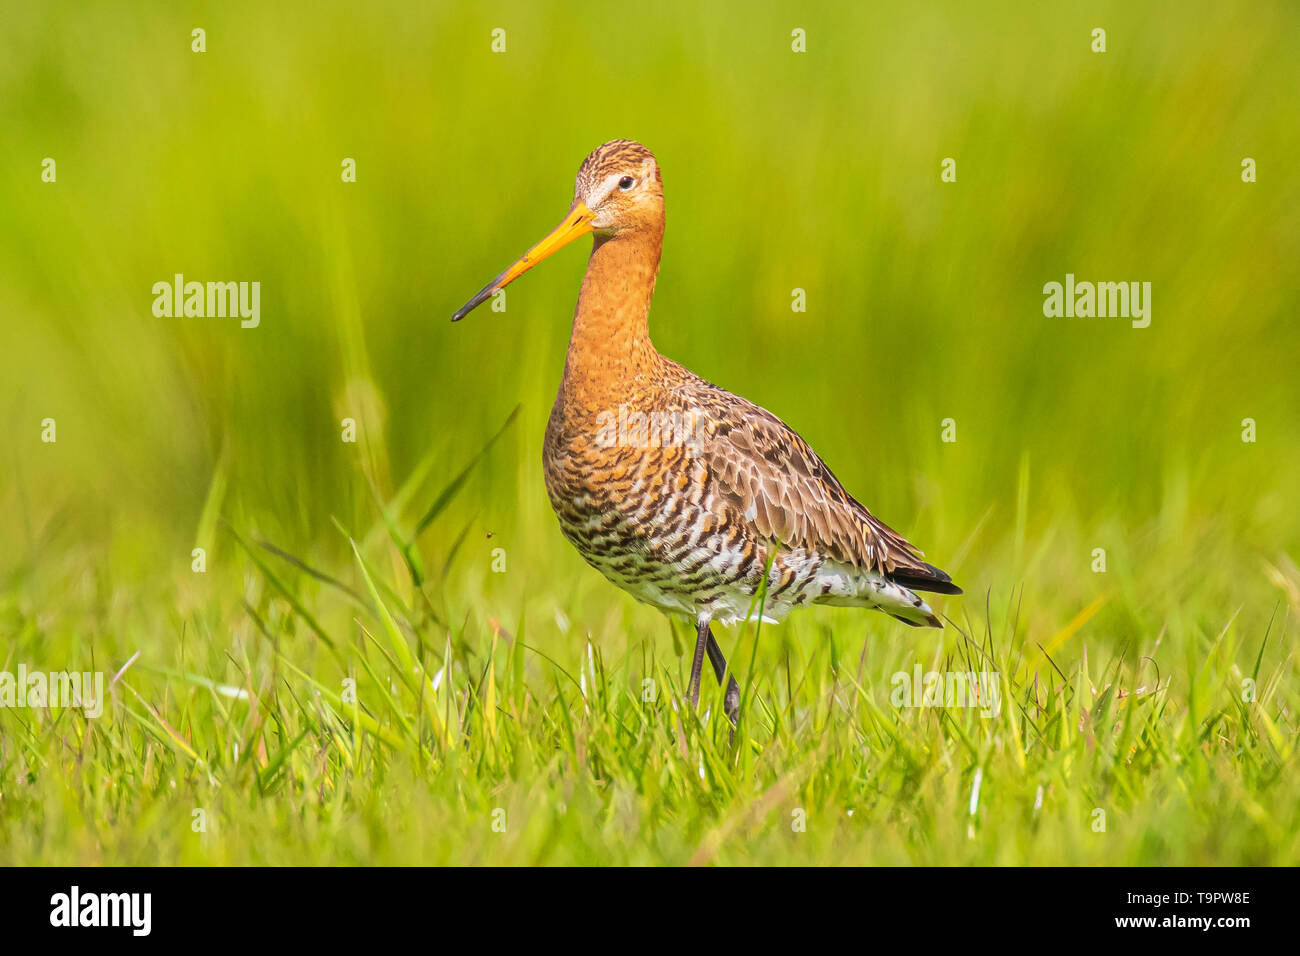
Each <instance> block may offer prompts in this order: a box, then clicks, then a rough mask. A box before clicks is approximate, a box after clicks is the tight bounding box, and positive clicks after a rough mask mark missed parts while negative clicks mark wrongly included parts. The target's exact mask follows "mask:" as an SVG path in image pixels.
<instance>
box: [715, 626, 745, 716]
mask: <svg viewBox="0 0 1300 956" xmlns="http://www.w3.org/2000/svg"><path fill="white" fill-rule="evenodd" d="M708 652H709V663H711V664H712V665H713V673H715V674H717V675H718V683H719V684H721V683H722V675H723V674H727V659H726V658H725V657H723V656H722V648H721V647H719V646H718V642H717V640H716V639H714V637H713V631H711V630H710V631H709V643H708ZM722 707H723V709H724V710H725V711H726V712H727V719H728V720H730V721H731V725H732V726H733V727H734V726H735V725H736V721H737V720H739V719H740V687H739V686H738V685H737V684H736V678H735V676H734V675H732V674H727V693H726V694H725V695H723V698H722Z"/></svg>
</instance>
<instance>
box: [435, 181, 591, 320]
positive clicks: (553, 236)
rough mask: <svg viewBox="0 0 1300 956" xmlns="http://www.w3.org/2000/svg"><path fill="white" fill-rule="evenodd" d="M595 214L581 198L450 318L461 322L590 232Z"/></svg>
mask: <svg viewBox="0 0 1300 956" xmlns="http://www.w3.org/2000/svg"><path fill="white" fill-rule="evenodd" d="M594 218H595V213H593V212H592V211H591V210H590V209H588V208H587V204H586V203H584V202H583V201H582V200H581V199H579V200H578V201H577V202H575V203H574V204H573V208H571V209H570V210H569V214H568V215H567V216H565V217H564V221H563V222H562V223H560V224H559V225H558V226H556V227H555V228H554V229H552V230H551V233H550V235H548V236H547V237H546V238H545V239H543V240H542V241H541V242H539V243H538V244H537V245H535V246H533V247H532V248H531V249H529V250H528V251H527V252H525V253H524V255H523V258H522V259H519V260H518V261H517V262H515V264H514V265H512V266H511V267H510V268H509V269H507V270H506V271H505V272H503V273H501V274H500V275H499V276H497V277H496V278H495V279H493V280H492V281H491V282H489V283H488V284H487V285H485V286H484V287H483V288H481V289H479V291H478V292H476V293H475V294H474V298H472V299H470V300H469V301H468V302H466V303H465V304H464V305H462V306H461V307H460V308H459V309H457V310H456V314H455V315H453V316H452V317H451V320H452V321H453V322H459V321H460V320H461V319H463V318H465V316H467V315H469V314H470V313H471V312H473V311H474V310H475V309H476V308H478V307H479V306H480V305H481V304H482V303H483V302H485V301H486V300H488V299H490V298H491V297H492V296H493V295H494V294H496V293H497V292H499V291H500V290H502V289H504V288H505V287H506V286H508V285H509V284H510V283H512V282H514V281H515V280H516V279H518V278H519V277H520V276H521V275H523V274H524V273H525V272H527V271H528V270H529V269H531V268H532V267H533V266H535V265H537V263H539V262H541V261H542V260H543V259H545V258H546V257H547V256H549V255H550V254H551V253H553V252H555V251H556V250H558V249H563V248H564V247H565V246H567V245H568V244H569V243H571V242H573V240H574V239H577V238H579V237H581V236H585V235H587V233H589V232H591V231H592V229H593V228H594V227H593V226H592V224H591V221H592V219H594Z"/></svg>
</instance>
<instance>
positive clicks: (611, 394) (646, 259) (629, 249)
mask: <svg viewBox="0 0 1300 956" xmlns="http://www.w3.org/2000/svg"><path fill="white" fill-rule="evenodd" d="M662 241H663V227H662V226H660V227H659V228H658V229H657V230H656V229H653V228H642V229H637V230H635V231H632V232H627V233H624V234H622V235H618V236H614V237H610V238H606V239H597V240H596V245H595V248H594V249H593V250H592V253H591V259H590V261H589V262H588V263H587V274H586V276H585V277H583V280H582V291H581V292H580V293H579V294H578V308H577V311H576V312H575V313H574V316H573V332H572V333H571V334H570V336H569V353H568V356H567V357H566V359H565V362H564V380H563V382H562V383H561V386H560V398H561V401H562V402H564V403H566V404H567V405H569V406H570V407H572V408H573V409H574V410H575V411H577V410H579V409H585V410H587V411H598V410H600V409H601V408H602V407H603V406H606V405H609V404H610V403H611V402H612V403H613V407H617V405H618V404H619V401H620V400H621V401H627V400H628V399H627V397H626V396H627V393H628V391H629V389H635V388H636V386H637V384H638V382H639V381H642V380H645V379H646V377H647V376H650V375H653V374H654V372H655V370H656V368H657V366H658V363H659V362H660V361H661V358H660V356H659V353H658V352H657V351H656V350H655V347H654V345H653V344H651V342H650V332H649V325H648V322H649V314H650V298H651V296H652V295H653V294H654V288H655V277H656V276H657V275H658V273H659V253H660V250H661V248H662ZM620 396H623V397H622V398H621V399H620Z"/></svg>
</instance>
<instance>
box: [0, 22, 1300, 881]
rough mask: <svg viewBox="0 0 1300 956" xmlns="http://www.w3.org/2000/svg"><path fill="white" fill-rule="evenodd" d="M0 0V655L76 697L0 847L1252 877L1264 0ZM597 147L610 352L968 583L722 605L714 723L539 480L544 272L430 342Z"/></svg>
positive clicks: (1293, 168)
mask: <svg viewBox="0 0 1300 956" xmlns="http://www.w3.org/2000/svg"><path fill="white" fill-rule="evenodd" d="M0 5H2V6H3V8H4V10H3V12H4V30H3V31H2V32H0V104H3V107H4V110H3V122H2V123H0V210H3V218H4V227H3V228H2V229H0V331H2V333H3V340H2V341H3V348H0V422H2V423H3V426H2V427H3V430H2V432H0V434H2V435H3V446H2V447H0V673H3V672H8V673H16V672H17V671H18V669H19V667H20V666H21V667H24V668H25V669H26V670H27V671H28V672H31V671H51V672H62V671H78V672H82V671H85V672H101V673H103V674H104V679H105V685H106V697H105V701H104V712H103V715H102V716H100V717H97V718H91V717H88V716H86V715H85V714H84V713H83V712H82V711H81V710H78V709H76V708H60V707H48V706H46V707H39V706H27V707H19V706H0V864H38V863H51V864H52V863H67V864H105V865H112V864H161V863H184V864H242V863H258V864H290V863H309V864H341V863H348V864H351V863H403V864H406V863H410V864H416V863H431V864H490V863H504V864H528V863H548V864H571V863H583V864H618V863H637V864H645V863H672V864H687V863H714V864H807V863H825V864H908V863H912V864H971V863H978V864H1026V863H1034V864H1049V863H1051V864H1172V863H1184V864H1216V863H1217V864H1294V863H1296V862H1297V860H1298V859H1300V836H1298V834H1300V774H1297V772H1296V771H1297V730H1298V724H1297V711H1298V710H1300V689H1298V685H1297V677H1300V673H1298V672H1300V664H1298V662H1297V655H1296V650H1295V642H1296V634H1297V615H1298V614H1300V569H1297V563H1296V562H1297V559H1298V556H1300V509H1298V508H1297V507H1296V489H1297V484H1298V482H1297V478H1298V476H1300V386H1298V385H1297V374H1296V358H1297V355H1300V324H1298V323H1297V321H1296V319H1297V316H1298V315H1300V279H1298V278H1297V275H1298V273H1297V270H1296V262H1297V261H1300V180H1298V179H1297V162H1296V158H1297V156H1300V124H1297V123H1296V122H1295V120H1294V104H1295V99H1296V94H1297V90H1298V89H1300V62H1298V61H1297V59H1296V57H1295V50H1296V49H1298V48H1300V13H1298V12H1297V10H1296V8H1295V6H1294V4H1291V3H1286V2H1281V0H1279V2H1272V3H1267V2H1266V3H1259V4H1252V5H1247V6H1242V5H1228V4H1222V3H1214V2H1208V0H1190V2H1177V3H1175V2H1168V3H1149V4H1132V3H1119V2H1114V3H1107V2H1099V3H1092V4H1086V5H1084V4H1072V5H1069V7H1068V9H1065V10H1057V9H1055V7H1056V6H1057V5H1042V4H1031V3H1027V2H1026V3H1013V2H1001V3H995V4H979V5H969V4H962V3H958V2H955V0H954V2H943V3H934V4H924V5H872V6H874V7H876V9H868V8H866V5H857V4H852V5H851V4H839V3H830V2H824V3H818V2H814V3H808V2H804V3H799V4H781V3H775V2H761V3H747V4H744V5H743V10H742V5H740V4H734V5H725V4H708V5H697V4H694V3H688V2H685V0H665V2H662V3H660V4H657V5H656V11H655V12H656V15H655V16H653V17H642V16H640V15H639V14H638V15H636V16H635V17H627V16H620V15H619V14H618V11H617V10H615V9H614V8H611V7H609V6H608V5H603V4H594V3H592V4H581V3H575V2H570V3H561V4H553V5H546V6H545V7H543V6H542V5H539V4H531V3H525V2H522V0H505V2H502V3H499V4H496V5H494V6H493V7H492V9H490V10H481V9H478V8H477V7H476V5H469V4H443V3H435V4H432V5H428V4H417V3H414V2H380V3H377V4H372V5H368V6H365V7H358V6H356V5H354V4H343V3H337V2H326V3H324V4H314V3H313V4H308V3H303V2H292V3H287V4H283V5H278V6H276V7H275V8H270V7H269V5H264V4H259V3H253V2H251V0H238V2H233V3H226V4H221V5H219V6H218V5H200V6H198V7H196V8H195V9H194V10H192V11H186V10H180V9H172V8H167V9H163V8H162V7H157V6H154V5H141V4H131V3H107V2H93V0H92V2H88V3H76V4H74V3H59V2H55V3H41V4H19V3H17V2H15V0H0ZM363 10H364V12H362V11H363ZM1098 27H1101V28H1104V29H1105V30H1106V51H1105V52H1104V53H1099V52H1093V50H1092V49H1091V45H1092V44H1093V42H1094V41H1093V39H1092V31H1093V30H1094V28H1098ZM194 28H202V29H204V30H205V31H206V33H205V35H204V37H205V39H204V44H205V50H204V52H194V51H193V50H192V43H193V42H194V41H193V38H192V33H191V31H192V30H193V29H194ZM498 28H500V29H504V30H505V34H504V40H505V44H506V48H505V51H504V52H493V42H494V37H493V31H494V30H495V29H498ZM795 29H800V30H803V31H805V37H806V52H802V53H797V52H794V51H793V50H792V48H791V47H792V42H793V41H792V30H795ZM615 137H633V138H636V139H639V140H641V141H642V142H644V143H646V144H647V145H648V146H649V147H650V148H651V149H653V150H654V151H655V153H656V154H657V156H658V159H659V162H660V164H661V166H662V167H663V170H664V183H665V191H666V196H667V206H668V232H667V237H666V247H665V253H664V258H663V265H662V272H661V275H660V279H659V285H658V291H657V295H656V299H655V305H654V308H653V310H652V312H651V331H652V334H653V335H654V338H655V342H656V344H657V345H658V346H659V348H660V349H661V350H662V351H663V352H664V353H665V354H667V355H669V356H671V357H672V358H674V359H677V360H678V361H681V362H682V363H683V364H685V365H687V366H688V367H690V368H692V369H693V370H695V371H696V372H698V373H699V374H701V375H703V376H704V377H706V378H708V379H710V380H711V381H714V382H717V383H718V384H720V385H722V386H724V387H726V388H729V389H731V390H733V391H736V392H738V393H740V394H742V395H745V396H746V397H748V398H750V399H752V400H754V401H756V402H758V403H759V404H761V405H764V406H765V407H767V408H769V409H771V410H772V411H774V412H775V413H776V414H778V415H780V416H781V417H782V418H784V419H785V420H786V421H787V422H789V423H790V424H791V425H792V426H794V427H795V428H796V429H798V430H799V431H800V432H801V433H802V434H803V435H804V437H805V438H807V439H808V441H809V442H810V443H811V444H812V445H813V447H814V448H816V449H817V450H818V451H819V452H820V453H821V455H822V456H823V457H824V458H825V459H826V461H827V462H828V464H829V465H830V466H831V467H832V468H833V469H834V470H835V472H836V474H837V475H838V477H839V478H840V479H841V480H842V481H843V482H844V484H845V485H846V487H848V488H849V489H850V490H851V491H853V492H854V493H855V494H856V495H857V496H858V497H859V498H861V499H862V500H863V501H864V502H865V503H866V504H868V505H869V506H870V507H871V508H872V510H873V511H874V512H875V513H876V514H877V515H879V516H881V517H882V518H883V519H884V520H886V521H887V522H889V523H890V524H891V525H893V526H894V527H896V528H898V530H900V531H901V532H903V533H904V534H905V535H907V536H908V537H909V538H910V539H911V540H913V541H915V542H916V543H917V544H918V545H919V546H921V547H922V548H924V549H925V551H926V553H927V557H928V558H929V559H930V560H932V561H934V562H935V563H937V564H938V565H940V566H941V567H943V568H945V569H946V570H947V571H949V572H950V573H951V574H952V575H953V577H954V579H955V580H957V581H958V582H959V583H960V584H961V585H962V586H963V587H964V588H965V589H966V593H965V594H964V595H963V596H961V597H951V598H941V599H940V600H939V601H937V602H936V609H937V610H939V611H940V612H941V613H942V614H944V615H945V616H946V617H947V618H948V619H949V620H950V622H951V623H950V625H949V626H948V627H946V628H945V629H943V630H942V631H931V630H913V629H909V628H906V627H903V626H902V625H901V624H898V623H897V622H895V621H893V620H892V619H890V618H888V617H885V616H884V615H880V614H874V613H869V612H865V611H852V610H833V609H815V610H810V611H807V612H804V613H802V614H800V615H795V616H794V617H793V618H792V619H791V620H789V621H788V622H786V623H784V624H781V625H766V624H765V625H763V626H762V627H761V628H758V627H755V626H754V625H748V626H746V627H743V628H733V629H730V630H727V631H723V632H719V639H720V641H721V643H722V646H723V649H724V651H725V652H726V653H727V655H728V659H729V661H730V662H731V664H732V666H733V668H734V669H735V671H736V673H737V676H738V678H739V680H740V681H741V684H742V687H743V688H744V690H745V692H746V695H747V696H746V707H745V712H744V717H743V720H742V724H741V726H740V728H739V730H738V733H737V735H736V743H735V745H734V746H732V745H731V744H730V743H729V741H728V728H727V723H726V721H725V719H722V718H721V717H720V700H719V699H718V697H717V694H716V691H717V688H716V684H715V683H714V682H713V681H712V679H711V677H709V676H707V675H706V684H705V688H706V696H707V697H708V700H707V701H705V705H704V706H702V708H701V710H702V712H703V716H701V717H697V716H696V715H695V713H694V712H693V711H691V710H690V709H689V708H687V707H685V706H683V705H682V703H681V701H680V696H681V692H682V688H683V686H684V684H685V681H686V676H687V672H688V671H689V667H690V660H689V649H690V647H691V641H692V639H693V635H692V634H691V633H690V630H689V628H688V627H687V626H685V625H684V624H680V623H679V624H671V623H670V622H668V621H667V620H666V619H664V618H663V617H662V616H660V615H659V614H657V612H655V611H653V610H651V609H649V608H646V607H643V606H640V605H637V604H636V603H635V602H634V601H633V600H632V599H631V598H630V597H628V596H627V595H625V594H623V593H622V592H620V591H618V590H617V589H615V588H614V587H612V586H611V585H609V584H608V583H606V582H605V581H604V580H603V578H601V577H600V576H599V575H598V574H597V573H596V572H595V571H592V570H590V569H589V568H587V566H586V565H585V564H583V562H582V561H581V559H580V558H579V557H578V556H577V554H576V553H575V552H573V551H572V550H571V549H570V548H569V546H568V545H567V544H566V543H565V541H564V540H563V538H562V537H561V535H560V533H559V530H558V527H557V526H556V523H555V521H554V518H553V517H552V515H551V513H550V508H549V504H548V502H547V500H546V495H545V491H544V488H543V484H542V477H541V468H540V457H541V438H542V432H543V429H544V427H545V422H546V417H547V414H548V412H549V409H550V404H551V402H552V400H553V398H554V395H555V390H556V387H557V384H558V382H559V376H560V373H561V368H562V365H563V358H564V349H565V344H566V340H567V333H568V324H569V319H570V316H571V314H572V308H573V303H574V301H575V298H576V294H577V287H578V282H579V279H580V276H581V273H582V269H583V263H584V260H585V254H584V252H582V251H579V250H577V249H573V250H566V252H565V253H562V254H560V255H558V256H556V257H555V260H554V261H551V262H548V263H547V264H546V265H545V266H544V267H542V268H539V269H538V270H536V271H535V272H534V273H531V274H529V275H528V276H527V277H526V278H524V279H522V280H521V281H520V282H518V283H516V284H515V285H514V286H512V287H511V288H510V291H509V298H508V307H507V311H506V312H505V313H504V314H500V313H494V312H492V311H490V310H488V309H486V308H485V309H481V310H480V311H479V312H476V313H475V314H474V315H473V316H471V317H470V318H468V319H467V320H466V321H465V322H463V323H461V324H459V325H456V326H453V325H451V324H450V323H449V322H448V321H447V319H448V317H449V316H450V314H451V312H452V310H454V309H455V308H456V307H457V306H459V305H460V304H461V303H462V302H463V301H464V300H465V299H466V298H468V296H469V295H470V294H472V293H473V292H474V291H475V290H476V289H478V288H479V287H480V286H481V285H482V284H483V282H485V281H486V280H487V279H489V278H490V277H491V276H492V275H495V274H496V273H497V272H498V271H499V270H500V269H501V268H502V267H504V266H505V265H507V264H508V263H509V262H510V261H511V260H513V258H514V257H516V256H517V255H519V254H520V253H521V252H522V251H523V250H524V249H526V248H527V247H528V246H529V245H530V244H531V243H532V242H533V241H535V240H536V239H538V238H539V237H540V236H541V235H542V234H543V233H544V232H545V231H546V230H548V229H549V228H551V226H553V225H554V224H555V223H556V222H558V221H559V219H560V217H561V216H562V215H563V213H564V211H565V209H566V208H567V206H568V202H569V200H570V198H571V195H572V192H571V190H572V182H573V175H574V172H575V171H576V169H577V166H578V163H579V162H580V161H581V159H582V157H583V156H584V155H586V153H587V152H588V151H589V150H590V149H592V148H593V147H594V146H596V145H597V144H599V143H601V142H602V141H605V140H608V139H611V138H615ZM949 157H951V158H953V159H954V160H955V164H956V165H955V169H956V181H955V182H944V181H942V179H941V171H942V169H941V163H942V161H943V160H944V159H945V158H949ZM349 158H350V159H353V160H355V163H356V167H355V168H356V181H355V182H345V181H343V174H342V170H343V169H344V168H345V167H344V161H345V159H349ZM1246 158H1250V159H1252V160H1254V163H1255V168H1256V170H1257V178H1256V181H1254V182H1246V181H1243V160H1244V159H1246ZM46 159H52V160H54V162H55V166H54V167H52V168H53V169H54V170H56V172H55V174H54V177H55V178H54V181H52V182H51V181H45V179H44V178H43V174H44V173H45V171H46V169H47V168H51V167H47V165H46V164H45V162H44V161H45V160H46ZM178 273H180V274H184V275H185V276H186V277H187V278H189V279H194V280H197V281H242V280H247V281H257V282H259V283H260V289H261V298H260V323H259V324H258V326H257V327H256V328H242V327H241V324H240V321H239V320H238V319H232V318H197V317H190V318H185V317H175V318H167V317H157V316H156V315H155V314H154V313H153V311H152V306H153V303H154V298H155V294H154V292H153V291H152V288H153V286H154V284H155V283H157V282H159V281H163V282H170V281H171V280H172V278H173V276H174V275H176V274H178ZM1067 274H1071V275H1074V276H1076V277H1077V278H1078V279H1079V280H1080V281H1083V280H1088V281H1142V282H1150V283H1151V288H1152V293H1151V299H1150V304H1151V313H1150V319H1151V321H1150V325H1149V327H1146V328H1135V327H1133V325H1132V324H1131V323H1130V322H1129V321H1128V320H1126V319H1120V318H1066V317H1048V316H1045V315H1044V292H1043V289H1044V285H1045V284H1046V283H1049V282H1053V281H1055V282H1064V281H1065V276H1066V275H1067ZM795 289H802V290H804V292H805V295H806V301H807V308H806V311H804V312H795V311H792V308H791V303H792V297H793V294H794V293H793V290H795ZM345 419H350V420H352V421H353V422H354V423H355V437H356V441H355V442H350V441H344V440H343V439H344V437H345V430H346V426H345V423H344V420H345ZM49 438H54V439H55V440H54V441H49V440H48V439H49ZM954 438H955V440H946V439H954ZM1248 438H1249V439H1253V440H1244V439H1248ZM195 549H202V555H201V562H202V568H203V570H202V571H201V573H200V572H196V570H195V562H196V561H197V560H200V559H199V558H196V556H195ZM1103 559H1104V570H1103V569H1102V564H1101V562H1102V560H1103ZM918 669H919V670H920V671H921V672H931V671H933V672H940V673H944V674H949V673H953V672H958V671H960V672H979V671H983V672H988V673H995V674H997V675H999V683H998V687H999V695H1000V696H999V702H1000V706H999V707H998V708H996V709H997V713H996V715H992V714H991V715H990V716H987V717H986V716H984V715H983V713H982V708H981V707H969V706H967V707H960V706H928V707H905V706H899V705H898V704H897V703H896V702H895V700H894V690H895V686H896V676H895V675H898V674H900V673H901V674H906V675H912V674H914V673H916V672H917V670H918ZM110 685H111V686H110ZM0 690H2V688H0ZM980 703H981V704H984V703H987V702H986V701H981V702H980ZM0 704H3V698H2V696H0ZM991 709H992V708H990V710H991Z"/></svg>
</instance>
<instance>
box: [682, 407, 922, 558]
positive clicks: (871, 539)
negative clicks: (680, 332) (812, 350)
mask: <svg viewBox="0 0 1300 956" xmlns="http://www.w3.org/2000/svg"><path fill="white" fill-rule="evenodd" d="M701 411H702V412H703V419H704V421H703V422H701V425H702V426H703V427H704V429H705V434H706V436H707V437H706V438H705V440H704V441H702V442H701V443H700V446H701V447H700V449H699V456H700V459H701V460H702V461H703V462H704V463H705V464H706V465H707V467H708V468H709V471H710V473H711V475H713V476H714V477H716V478H717V480H718V482H719V483H720V485H721V486H722V487H723V488H724V489H725V491H726V494H727V496H728V497H729V498H730V499H731V503H732V504H733V506H734V507H735V508H736V509H737V510H738V511H739V512H740V513H741V514H742V515H743V516H744V518H745V520H746V521H747V522H748V523H749V524H750V525H751V526H752V527H753V528H754V529H755V530H756V531H758V533H759V534H761V535H763V536H764V537H768V538H771V539H774V540H778V541H780V542H781V543H782V544H784V545H786V546H787V547H804V548H809V549H814V550H818V551H822V552H826V553H828V554H829V555H831V556H832V557H834V558H836V559H838V560H841V561H846V562H848V563H850V564H853V565H855V566H857V567H860V568H862V569H864V570H876V571H882V572H885V573H888V574H894V573H895V572H898V573H899V574H900V575H902V576H905V577H908V578H919V579H921V580H931V579H933V580H935V581H936V583H943V582H946V581H947V580H948V576H947V575H946V574H944V573H943V572H942V571H938V569H937V568H933V567H931V566H930V565H929V564H926V563H925V562H924V561H922V560H921V559H920V552H918V551H917V550H916V549H915V548H913V547H912V546H911V545H910V544H908V543H907V541H906V540H905V539H904V538H903V537H902V536H901V535H900V534H898V533H897V532H896V531H894V530H893V529H892V528H890V527H888V526H887V525H885V524H884V523H883V522H881V521H879V520H878V519H877V518H875V517H874V516H873V515H872V514H871V512H869V511H868V510H867V509H866V507H865V506H863V505H862V504H861V503H860V502H859V501H857V500H856V499H855V498H854V497H853V496H852V495H850V494H849V493H848V492H847V491H845V490H844V486H843V485H841V484H840V482H839V480H838V479H837V478H836V477H835V475H833V474H832V473H831V470H830V469H829V468H827V467H826V464H825V462H823V461H822V460H821V458H819V457H818V456H817V453H816V452H814V451H813V450H812V449H811V448H809V447H808V443H807V442H805V441H804V440H803V439H802V438H800V437H799V435H798V434H797V433H796V432H795V431H794V430H793V429H792V428H790V427H789V426H788V425H786V424H785V423H784V422H783V421H781V420H780V419H779V418H777V417H776V416H775V415H773V414H772V413H771V412H769V411H767V410H766V409H762V408H759V407H758V406H757V405H755V404H753V403H752V402H748V401H746V400H745V399H743V398H740V397H738V396H735V395H732V394H731V393H730V392H725V391H723V390H721V389H717V388H716V387H711V389H710V394H709V400H708V401H707V402H705V403H704V406H703V408H702V409H701ZM935 574H937V575H939V577H934V575H935Z"/></svg>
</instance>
